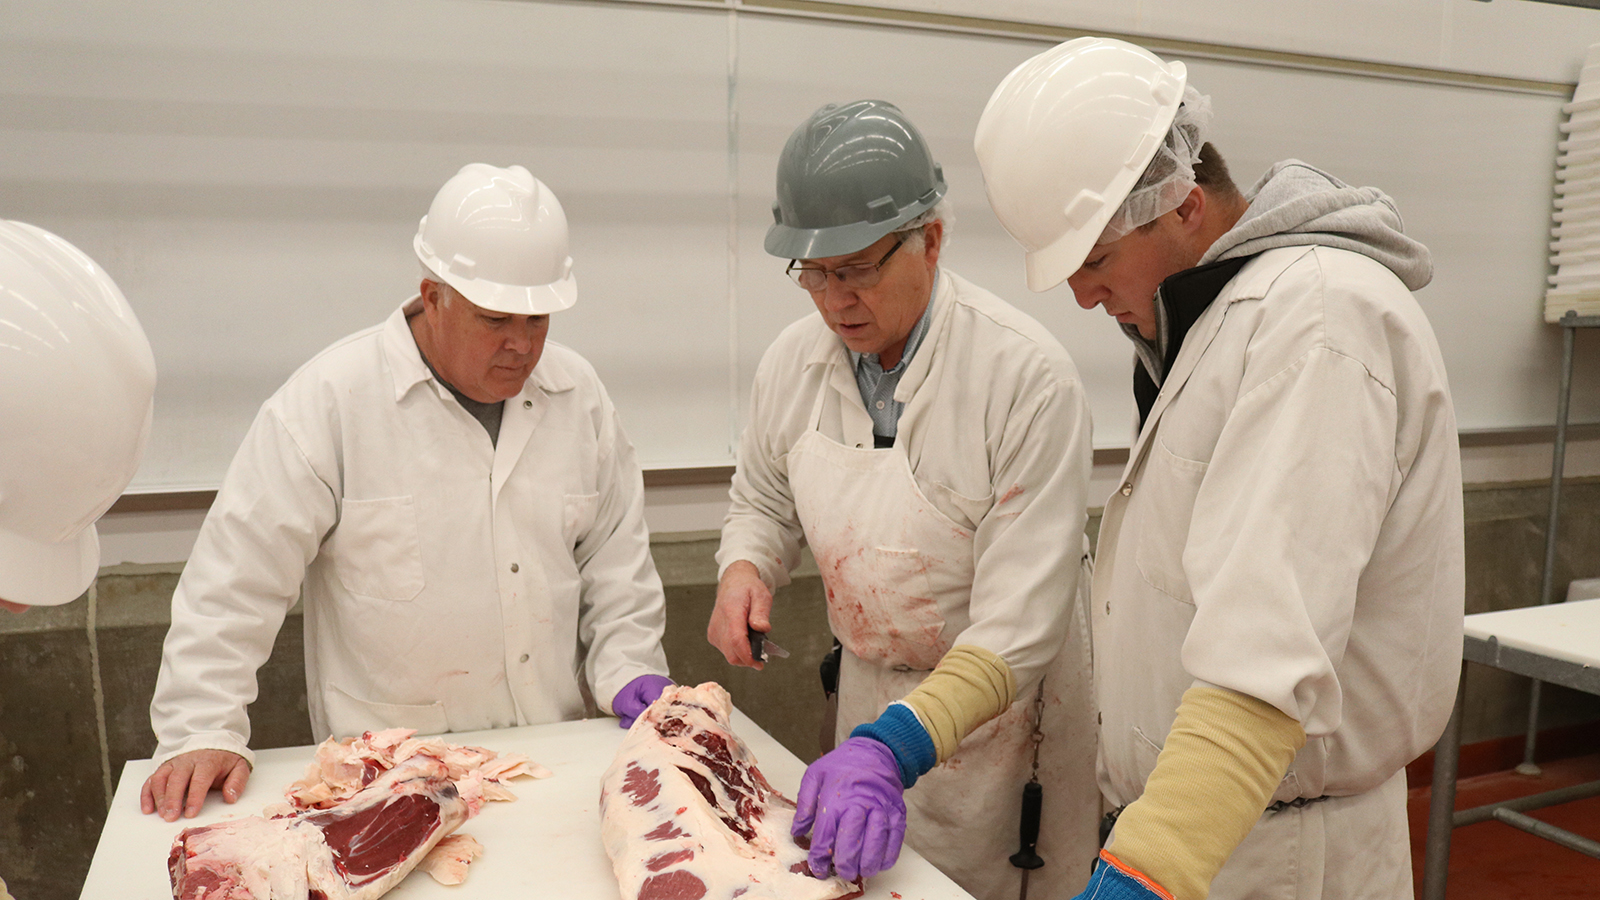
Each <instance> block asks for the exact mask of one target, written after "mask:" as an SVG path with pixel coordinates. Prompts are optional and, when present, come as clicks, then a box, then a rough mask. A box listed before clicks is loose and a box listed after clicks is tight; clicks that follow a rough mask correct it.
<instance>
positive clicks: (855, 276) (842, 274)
mask: <svg viewBox="0 0 1600 900" xmlns="http://www.w3.org/2000/svg"><path fill="white" fill-rule="evenodd" d="M905 242H906V239H905V238H898V239H896V240H895V242H894V246H893V247H890V248H889V252H888V253H885V254H884V255H883V259H880V260H878V261H877V262H876V263H863V264H861V265H856V266H840V267H839V268H837V269H824V268H822V267H821V266H801V265H796V263H798V262H800V260H798V259H791V260H789V267H788V268H787V269H784V272H786V273H788V275H789V277H790V278H792V279H794V283H795V284H798V285H800V286H801V287H803V288H805V289H806V290H808V291H820V290H823V289H824V288H826V287H827V286H828V276H829V275H832V276H833V277H835V278H837V279H839V283H840V284H842V285H844V286H845V287H847V288H850V289H851V290H854V291H862V290H866V289H867V288H870V287H872V286H873V285H875V284H877V283H878V282H879V281H881V280H882V279H883V271H882V270H883V264H884V263H886V262H888V261H889V257H891V256H893V255H894V252H895V251H896V250H899V249H900V245H901V244H904V243H905Z"/></svg>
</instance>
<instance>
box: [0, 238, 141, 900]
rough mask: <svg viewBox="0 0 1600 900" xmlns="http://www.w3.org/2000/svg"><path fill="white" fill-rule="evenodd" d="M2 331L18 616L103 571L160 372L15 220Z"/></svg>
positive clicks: (95, 291)
mask: <svg viewBox="0 0 1600 900" xmlns="http://www.w3.org/2000/svg"><path fill="white" fill-rule="evenodd" d="M0 323H3V328H0V331H3V335H0V609H4V610H8V611H10V612H15V613H21V612H26V611H27V610H28V609H29V608H30V607H34V606H59V605H61V604H64V603H68V602H70V601H72V600H74V599H76V598H78V597H80V596H82V595H83V592H84V591H85V590H87V589H88V587H89V583H90V582H91V581H93V580H94V577H95V574H96V573H97V572H98V571H99V568H100V540H99V536H98V534H97V532H96V531H95V524H94V523H95V520H96V519H99V518H100V516H101V514H102V513H104V512H105V511H106V509H107V508H109V507H110V506H111V504H112V503H114V502H115V501H116V499H117V498H118V497H119V496H121V494H122V490H123V488H126V487H127V486H128V482H129V481H131V480H132V479H133V475H134V472H135V471H137V470H138V468H139V459H140V457H141V456H143V455H144V447H145V441H146V440H147V439H148V438H149V434H150V414H151V408H152V407H151V404H152V398H153V396H154V393H155V385H156V367H155V359H154V357H153V356H152V355H151V353H150V343H149V341H147V340H145V336H144V330H143V329H141V328H140V327H139V320H138V319H137V318H136V317H135V316H134V314H133V310H132V309H131V308H130V307H129V306H128V301H127V300H126V299H124V298H123V296H122V292H121V291H120V290H118V289H117V286H116V284H115V283H114V282H113V281H112V280H111V277H110V276H109V275H107V274H106V272H105V270H104V269H102V268H100V266H99V265H97V264H96V263H95V261H94V260H92V259H90V258H89V257H88V256H86V255H85V254H84V253H83V252H82V251H80V250H79V249H78V248H76V247H74V246H72V245H71V244H69V243H67V242H66V241H65V240H62V239H61V238H60V237H58V236H56V235H54V234H51V233H50V232H48V231H45V230H44V229H42V228H38V227H36V226H33V225H28V224H26V223H23V222H10V221H0ZM19 761H20V758H19ZM46 796H48V795H47V794H44V793H41V794H40V801H39V802H41V803H42V802H46V801H45V800H44V798H45V797H46ZM18 849H19V850H20V851H21V852H24V853H26V852H29V851H30V850H31V849H33V848H32V847H30V846H29V840H28V837H27V835H24V836H23V846H22V847H21V848H18ZM10 898H11V894H10V892H9V891H8V890H7V889H6V884H5V881H4V880H0V900H10Z"/></svg>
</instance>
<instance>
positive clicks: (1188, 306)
mask: <svg viewBox="0 0 1600 900" xmlns="http://www.w3.org/2000/svg"><path fill="white" fill-rule="evenodd" d="M1251 259H1254V257H1253V256H1241V257H1237V258H1234V259H1224V260H1221V261H1219V262H1212V263H1206V264H1205V265H1203V266H1195V267H1194V268H1192V269H1184V270H1183V271H1182V272H1179V273H1177V274H1176V275H1172V276H1169V277H1168V278H1167V280H1166V281H1163V282H1161V287H1159V288H1157V289H1156V302H1157V303H1160V304H1162V306H1163V308H1164V309H1165V310H1166V313H1167V349H1166V353H1165V354H1163V355H1162V368H1163V370H1165V371H1166V372H1171V371H1172V364H1173V363H1174V362H1175V361H1176V360H1177V359H1178V351H1179V350H1181V349H1182V348H1183V339H1184V337H1185V336H1186V335H1188V333H1189V329H1190V328H1192V327H1194V323H1195V322H1196V321H1198V320H1199V319H1200V315H1201V314H1202V313H1204V312H1205V311H1206V308H1207V307H1209V306H1210V305H1211V301H1213V300H1215V299H1217V295H1218V294H1220V293H1222V288H1223V287H1224V286H1226V285H1227V283H1228V282H1230V281H1232V280H1233V276H1235V275H1237V274H1239V270H1240V269H1242V268H1244V264H1245V263H1247V262H1249V261H1250V260H1251ZM1160 392H1161V389H1160V387H1159V386H1158V385H1157V384H1156V380H1155V379H1154V378H1151V377H1150V373H1149V372H1147V371H1145V368H1144V363H1142V362H1140V361H1138V360H1137V359H1135V360H1134V363H1133V399H1134V401H1135V402H1136V403H1138V404H1139V430H1140V431H1141V432H1142V431H1144V422H1145V419H1147V418H1149V417H1150V409H1151V408H1152V407H1153V406H1155V403H1156V396H1157V395H1158V394H1159V393H1160Z"/></svg>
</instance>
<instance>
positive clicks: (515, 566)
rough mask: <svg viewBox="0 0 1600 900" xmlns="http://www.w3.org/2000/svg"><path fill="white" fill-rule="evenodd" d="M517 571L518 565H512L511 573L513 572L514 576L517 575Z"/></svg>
mask: <svg viewBox="0 0 1600 900" xmlns="http://www.w3.org/2000/svg"><path fill="white" fill-rule="evenodd" d="M516 571H517V564H516V563H512V564H511V572H512V574H516Z"/></svg>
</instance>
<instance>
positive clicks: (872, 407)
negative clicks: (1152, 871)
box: [708, 100, 1099, 900]
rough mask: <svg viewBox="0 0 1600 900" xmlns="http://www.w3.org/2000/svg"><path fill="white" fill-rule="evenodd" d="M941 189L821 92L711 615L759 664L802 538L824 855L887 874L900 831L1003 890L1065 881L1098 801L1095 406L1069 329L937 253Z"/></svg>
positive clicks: (783, 220)
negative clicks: (1028, 839) (812, 588)
mask: <svg viewBox="0 0 1600 900" xmlns="http://www.w3.org/2000/svg"><path fill="white" fill-rule="evenodd" d="M944 193H945V181H944V175H943V172H942V170H941V169H940V167H939V166H938V165H937V164H936V163H935V162H934V160H933V156H932V154H931V152H930V151H929V149H928V146H927V143H926V141H925V140H924V139H923V136H922V134H921V133H920V132H919V131H918V130H917V129H916V128H915V127H914V126H913V125H912V124H911V122H910V121H909V120H908V119H907V118H906V117H905V116H904V114H903V113H901V111H900V110H899V109H898V108H896V107H895V106H893V105H891V104H889V103H885V102H883V101H877V100H863V101H857V102H855V103H847V104H843V105H831V104H830V105H828V106H824V107H823V108H821V109H819V110H817V111H816V112H815V113H813V114H812V115H811V116H810V117H809V118H808V119H807V120H806V121H805V122H804V123H802V124H801V125H800V127H799V128H797V129H796V130H795V131H794V133H793V135H791V137H790V138H789V141H788V143H787V144H786V145H785V147H784V148H783V153H782V155H781V156H780V158H779V163H778V177H777V194H778V199H777V202H776V203H775V204H774V208H773V211H774V215H775V216H776V218H777V221H776V223H775V224H773V225H772V227H771V228H770V229H769V230H768V232H767V238H766V249H767V252H768V253H771V254H772V255H774V256H777V257H779V258H780V259H788V260H789V261H790V262H789V267H788V269H789V274H790V276H791V277H792V278H793V279H794V281H795V282H796V283H797V284H798V285H799V286H800V288H802V289H803V290H805V291H806V293H807V294H808V295H809V298H810V300H811V302H812V303H813V304H814V305H815V307H816V312H815V314H812V315H807V316H806V317H805V318H803V319H800V320H799V321H797V322H795V323H794V324H792V325H790V326H789V327H788V328H787V329H785V330H784V331H783V333H782V334H781V335H779V336H778V338H777V340H776V341H774V342H773V344H772V346H771V347H770V348H769V349H768V350H767V352H766V355H765V356H764V357H763V358H762V361H761V365H760V368H759V369H758V370H757V373H756V379H755V387H754V390H753V396H752V399H751V412H750V422H749V424H748V425H747V426H746V428H745V431H744V435H743V438H742V440H741V442H740V446H739V459H738V467H737V470H736V473H735V476H734V483H733V489H732V506H731V509H730V512H729V514H728V517H727V520H726V522H725V523H724V525H723V530H722V546H721V549H720V550H719V552H718V554H717V558H718V562H719V564H720V567H721V581H720V584H719V585H718V589H717V604H716V609H715V611H714V613H713V616H712V619H711V623H710V626H709V628H708V637H709V638H710V640H711V642H712V643H713V644H715V645H716V646H717V647H718V648H719V649H721V650H722V652H723V654H724V655H725V656H726V657H727V659H728V661H729V662H731V663H735V664H738V665H746V666H754V667H756V668H760V667H761V662H760V661H759V660H758V659H756V658H755V656H754V655H753V654H752V649H751V647H752V642H751V638H750V637H749V635H750V634H751V632H756V633H765V632H767V631H769V629H770V626H771V619H770V611H771V607H772V602H773V599H772V591H773V590H774V589H776V588H777V587H779V586H781V585H783V584H785V583H787V582H788V579H789V572H790V571H791V570H792V569H793V567H794V566H795V565H796V564H797V563H798V562H799V558H800V546H801V543H802V541H803V542H805V543H806V544H808V545H809V546H810V547H811V550H812V552H813V553H814V554H815V556H816V559H817V562H818V564H819V565H820V566H821V569H822V579H823V583H824V585H825V586H826V588H827V603H828V620H829V623H830V625H831V626H832V629H833V633H834V636H835V637H836V638H837V639H838V641H839V642H840V644H841V645H842V648H841V651H840V652H841V657H842V658H841V660H840V668H839V673H838V719H837V730H836V735H835V737H836V738H837V739H838V740H839V741H840V742H841V743H839V745H838V746H837V747H836V748H834V749H833V750H831V751H830V752H828V753H826V754H824V755H823V756H822V758H821V759H819V760H817V761H816V762H815V763H813V764H812V765H811V766H810V767H809V768H808V769H807V770H806V774H805V777H804V779H803V780H802V781H801V785H800V793H799V810H798V814H797V815H796V817H795V831H796V834H797V836H802V837H803V836H805V835H806V833H807V832H809V834H810V864H811V868H812V871H813V872H814V873H816V874H818V875H822V874H825V873H826V872H828V871H829V870H830V869H831V870H832V871H834V872H837V873H838V874H839V875H841V876H843V877H844V878H847V879H855V878H858V877H870V876H872V875H874V874H876V873H877V872H879V871H881V870H882V869H886V868H888V867H889V866H891V865H893V863H894V861H895V859H896V858H897V856H898V854H899V852H900V845H901V841H902V837H903V839H904V840H905V842H906V843H908V844H910V845H911V846H912V847H914V848H915V849H916V850H917V851H918V852H919V853H921V854H922V855H923V856H925V857H927V858H928V859H929V860H930V861H931V862H933V864H934V865H936V866H938V867H939V868H940V869H941V870H942V871H944V872H945V873H946V874H947V875H949V876H950V877H951V878H953V879H954V880H955V881H956V882H957V883H958V884H960V885H961V886H962V887H963V888H965V889H966V890H967V891H969V892H971V893H972V894H973V895H975V896H977V897H980V898H984V900H1001V898H1008V900H1009V898H1012V897H1016V896H1017V894H1018V893H1019V891H1020V890H1022V889H1024V888H1025V886H1026V885H1027V883H1028V882H1027V880H1026V879H1029V878H1030V877H1031V879H1032V884H1033V887H1032V893H1031V894H1030V895H1029V896H1031V897H1034V898H1038V897H1067V896H1070V894H1071V893H1072V892H1073V891H1074V890H1075V889H1076V887H1077V886H1080V885H1082V884H1083V882H1084V880H1085V879H1086V878H1087V877H1088V870H1089V865H1090V862H1091V860H1092V859H1093V854H1094V848H1095V823H1096V820H1097V819H1098V816H1099V803H1098V797H1097V793H1098V792H1097V791H1096V789H1095V786H1094V783H1093V755H1094V749H1093V747H1094V745H1093V738H1092V735H1093V732H1094V722H1093V713H1092V710H1091V709H1090V706H1089V685H1088V675H1089V672H1088V669H1089V656H1088V645H1087V640H1086V637H1087V635H1086V627H1085V614H1084V611H1083V608H1082V605H1081V603H1080V600H1079V595H1078V591H1079V588H1080V587H1082V586H1083V583H1084V582H1086V581H1087V576H1086V575H1085V576H1083V578H1082V579H1081V580H1080V567H1081V564H1082V563H1083V561H1084V560H1085V558H1086V554H1085V553H1084V547H1085V539H1084V534H1083V527H1084V517H1085V506H1084V499H1085V494H1086V492H1087V489H1088V476H1089V469H1090V455H1091V450H1090V437H1089V414H1088V407H1087V404H1086V402H1085V398H1084V393H1083V385H1082V383H1081V382H1080V381H1079V379H1078V373H1077V370H1076V369H1075V368H1074V367H1073V364H1072V360H1071V359H1070V358H1069V357H1068V356H1067V353H1066V350H1065V349H1063V348H1062V347H1061V345H1060V343H1059V342H1057V341H1056V340H1055V338H1053V337H1051V335H1050V334H1049V333H1048V332H1047V331H1046V330H1045V329H1044V328H1043V327H1041V326H1040V325H1039V324H1038V323H1037V322H1035V321H1034V320H1033V319H1031V318H1029V317H1028V316H1026V315H1024V314H1023V313H1022V312H1020V311H1018V310H1017V309H1016V308H1014V307H1012V306H1010V305H1009V304H1007V303H1005V302H1004V301H1002V300H1000V299H999V298H998V297H996V296H994V295H993V294H991V293H989V292H988V291H985V290H983V289H982V288H980V287H978V286H976V285H974V284H972V283H971V282H968V281H966V280H965V279H963V278H961V277H960V276H958V275H956V274H955V273H953V272H951V271H949V270H947V269H945V268H944V267H943V266H942V265H941V262H942V260H941V253H942V251H943V249H944V247H945V244H946V242H947V240H948V235H949V225H950V213H949V205H948V204H947V203H945V202H943V197H944ZM757 642H758V643H764V639H758V641H757ZM1030 783H1031V784H1030ZM1041 797H1042V801H1043V804H1042V805H1043V821H1042V823H1041V821H1040V819H1039V813H1040V809H1039V801H1040V799H1041ZM1026 830H1034V831H1036V833H1037V834H1038V847H1037V853H1035V852H1034V851H1035V848H1034V847H1033V846H1031V845H1027V846H1019V840H1018V839H1019V832H1022V831H1026ZM1041 860H1042V862H1043V865H1044V868H1043V869H1042V870H1041V871H1040V872H1039V873H1038V874H1036V875H1032V876H1030V875H1029V874H1028V871H1029V870H1030V869H1031V868H1034V867H1036V866H1037V865H1038V864H1039V863H1040V862H1041Z"/></svg>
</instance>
